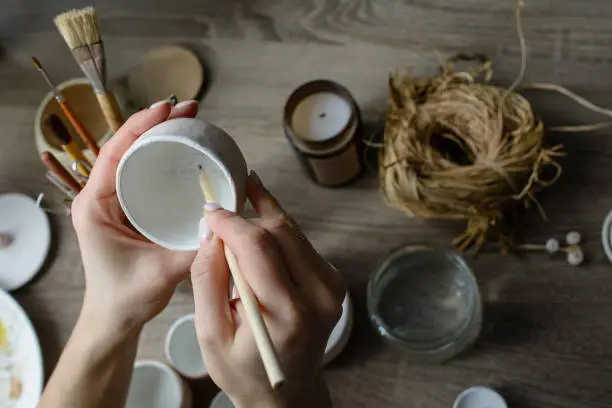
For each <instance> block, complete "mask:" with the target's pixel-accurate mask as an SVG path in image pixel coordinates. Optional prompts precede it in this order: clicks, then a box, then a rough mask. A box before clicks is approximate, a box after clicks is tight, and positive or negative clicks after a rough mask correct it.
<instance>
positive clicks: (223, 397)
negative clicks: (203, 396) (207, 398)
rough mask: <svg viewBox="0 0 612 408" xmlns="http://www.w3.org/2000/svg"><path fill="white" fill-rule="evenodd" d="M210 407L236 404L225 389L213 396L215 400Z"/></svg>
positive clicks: (231, 406) (225, 406) (227, 407)
mask: <svg viewBox="0 0 612 408" xmlns="http://www.w3.org/2000/svg"><path fill="white" fill-rule="evenodd" d="M208 407H209V408H234V404H232V401H231V400H230V399H229V397H228V396H227V394H225V393H224V392H223V391H219V392H218V393H217V395H215V398H213V400H212V401H211V403H210V405H209V406H208Z"/></svg>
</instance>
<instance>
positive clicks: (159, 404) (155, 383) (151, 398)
mask: <svg viewBox="0 0 612 408" xmlns="http://www.w3.org/2000/svg"><path fill="white" fill-rule="evenodd" d="M192 398H193V397H192V395H191V390H190V389H189V387H188V386H187V384H186V383H185V381H184V380H183V379H182V378H181V377H180V376H179V375H178V374H177V373H176V372H175V371H174V370H173V369H172V368H170V367H169V366H167V365H166V364H164V363H161V362H159V361H154V360H141V361H137V362H136V364H135V365H134V374H133V375H132V382H131V383H130V389H129V392H128V397H127V401H126V404H125V408H192V406H193V403H192V400H193V399H192Z"/></svg>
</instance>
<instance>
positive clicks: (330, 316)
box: [191, 172, 346, 408]
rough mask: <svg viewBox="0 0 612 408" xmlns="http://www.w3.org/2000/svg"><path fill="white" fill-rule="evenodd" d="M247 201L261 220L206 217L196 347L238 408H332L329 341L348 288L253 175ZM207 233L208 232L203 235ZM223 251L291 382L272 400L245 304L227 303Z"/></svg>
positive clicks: (196, 275)
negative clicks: (326, 357)
mask: <svg viewBox="0 0 612 408" xmlns="http://www.w3.org/2000/svg"><path fill="white" fill-rule="evenodd" d="M247 195H248V197H249V200H250V201H251V203H252V204H253V207H254V208H255V209H256V210H257V212H258V213H259V214H260V215H261V218H260V219H257V220H246V219H244V218H242V217H240V216H239V215H236V214H234V213H231V212H229V211H226V210H223V209H216V210H214V211H209V212H208V215H207V216H206V220H205V222H204V223H202V224H203V225H204V228H203V229H204V233H203V238H202V245H201V248H200V250H199V252H198V254H197V256H196V259H195V261H194V264H193V266H192V269H191V280H192V284H193V291H194V298H195V319H196V330H197V333H198V340H199V343H200V347H201V349H202V354H203V357H204V360H205V362H206V366H207V369H208V372H209V374H210V376H211V377H212V379H213V380H214V381H215V383H216V384H217V385H218V386H219V387H220V388H221V389H222V390H223V391H224V392H225V393H226V394H227V395H228V396H229V397H230V398H231V400H232V402H233V403H234V405H235V406H236V407H238V408H251V407H252V408H264V407H265V408H272V407H282V408H289V407H291V408H301V407H320V408H326V407H331V401H330V399H329V393H328V390H327V387H326V385H325V382H324V380H323V377H322V361H323V353H324V351H325V346H326V343H327V339H328V337H329V335H330V333H331V331H332V329H333V327H334V325H335V323H336V322H337V320H338V318H339V317H340V314H341V312H342V300H343V298H344V295H345V291H346V287H345V284H344V280H343V278H342V276H341V274H340V272H338V271H337V270H335V269H334V268H333V267H331V266H330V265H329V264H328V263H327V262H326V261H325V259H323V258H322V257H321V256H320V255H319V254H318V253H317V252H316V251H315V250H314V248H313V247H312V245H311V244H310V243H309V242H308V240H307V239H306V238H305V237H304V235H303V234H302V233H301V231H300V230H299V228H298V227H297V225H296V224H295V222H294V221H293V220H292V219H291V218H290V217H289V216H288V215H287V214H286V213H285V212H284V211H283V209H282V208H281V207H280V206H279V204H278V202H277V201H276V200H275V199H274V198H273V197H272V196H271V195H270V193H269V192H268V191H267V190H266V189H265V188H264V187H263V185H262V184H261V181H260V180H259V178H258V177H257V175H255V173H253V172H252V173H251V175H250V176H249V179H248V183H247ZM206 225H207V226H208V227H207V228H206ZM223 245H227V246H228V247H229V248H230V249H231V250H232V252H233V253H234V254H235V256H236V258H237V260H238V264H239V267H240V270H241V271H242V274H243V275H244V278H245V280H246V281H247V282H248V284H249V286H250V287H251V289H252V291H253V293H254V295H255V297H256V298H257V300H258V301H259V304H260V310H261V313H262V315H263V318H264V321H265V323H266V326H267V327H268V330H269V331H270V336H271V338H272V341H273V343H274V345H275V348H276V350H277V352H278V355H279V358H280V362H281V366H282V367H283V369H284V371H285V375H286V377H287V382H286V384H285V386H284V387H283V388H281V389H280V390H277V391H275V392H272V390H271V388H270V383H269V382H268V378H267V376H266V372H265V370H264V367H263V364H262V362H261V359H260V357H259V353H258V351H257V347H256V345H255V339H254V337H253V332H252V331H251V327H250V326H249V323H248V321H247V316H246V312H245V310H244V307H243V305H242V303H241V302H240V299H234V300H231V299H230V297H229V291H230V288H229V278H230V272H229V269H228V266H227V262H226V260H225V255H224V251H223Z"/></svg>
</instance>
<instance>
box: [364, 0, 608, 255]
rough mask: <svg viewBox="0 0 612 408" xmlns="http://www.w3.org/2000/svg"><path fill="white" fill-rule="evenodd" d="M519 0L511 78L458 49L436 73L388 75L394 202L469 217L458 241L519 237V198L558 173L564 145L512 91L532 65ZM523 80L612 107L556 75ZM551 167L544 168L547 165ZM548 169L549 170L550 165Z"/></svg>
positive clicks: (531, 197)
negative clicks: (515, 221)
mask: <svg viewBox="0 0 612 408" xmlns="http://www.w3.org/2000/svg"><path fill="white" fill-rule="evenodd" d="M523 6H524V4H523V1H522V0H519V1H518V5H517V8H516V29H517V34H518V38H519V42H520V48H521V68H520V71H519V74H518V76H517V78H516V80H515V81H514V83H513V84H512V85H511V86H510V87H509V88H508V89H504V88H500V87H496V86H493V85H491V84H489V81H490V79H491V77H492V69H491V62H490V61H489V60H488V59H487V58H486V57H484V56H481V55H476V56H466V55H459V56H457V57H455V58H453V59H451V60H450V61H448V62H447V63H446V64H445V65H444V66H443V67H441V69H440V74H439V75H437V76H435V77H431V78H414V77H413V76H412V75H411V74H410V73H407V74H404V75H392V76H391V77H390V79H389V93H390V96H389V104H388V105H389V106H388V111H387V118H386V124H385V132H384V140H383V142H382V144H373V143H368V142H366V144H368V145H370V146H374V147H378V148H380V149H381V153H380V160H379V176H380V185H381V190H382V193H383V195H384V197H385V198H386V200H387V201H388V202H389V203H390V204H391V205H392V206H394V207H397V208H399V209H401V210H403V211H404V212H405V213H406V214H408V215H409V216H412V217H420V218H429V219H432V218H435V219H452V220H466V221H467V228H466V231H465V232H464V233H463V234H462V235H460V236H459V237H457V238H456V239H455V240H454V244H455V245H457V246H458V247H459V248H460V249H462V250H463V249H465V248H467V247H469V246H470V245H475V246H476V249H477V250H478V249H480V248H481V247H482V246H483V245H484V243H485V242H486V239H487V235H488V233H489V231H490V230H491V228H494V229H495V230H496V231H497V233H498V234H497V239H498V240H499V244H500V246H501V248H502V251H503V252H507V251H508V250H510V249H511V248H512V247H514V246H515V244H514V242H513V237H512V228H510V227H511V226H510V225H508V224H509V223H508V222H507V219H506V215H507V214H509V213H510V212H511V211H512V210H513V209H514V208H515V207H516V206H517V205H524V206H529V205H530V204H532V203H533V204H535V205H536V206H537V207H538V208H539V210H540V212H541V214H542V216H543V217H544V218H545V217H546V216H545V214H544V210H543V209H542V207H541V206H540V204H539V203H538V201H537V200H536V198H535V194H536V193H537V192H538V191H540V190H542V189H543V188H545V187H548V186H550V185H551V184H553V183H554V182H555V181H556V180H557V179H558V178H559V176H560V175H561V171H562V168H561V165H560V164H559V163H557V161H556V160H555V158H556V157H558V156H564V153H563V152H562V151H561V149H562V147H563V146H561V145H557V146H552V147H547V146H545V144H544V125H543V123H542V122H541V121H540V120H539V119H537V118H536V116H535V115H534V113H533V111H532V109H531V105H530V104H529V102H528V101H527V100H526V99H525V98H524V97H523V96H521V95H519V94H518V93H516V92H515V89H517V88H518V87H519V84H520V83H521V81H522V79H523V77H524V74H525V70H526V65H527V52H526V45H525V38H524V35H523V30H522V25H521V9H522V7H523ZM475 59H476V60H480V62H481V65H480V67H479V68H477V69H475V70H471V71H459V72H455V71H454V69H453V66H454V63H455V62H456V61H457V60H475ZM520 86H521V88H530V89H539V90H544V91H553V92H557V93H559V94H561V95H564V96H567V97H569V98H571V99H572V100H574V101H575V102H576V103H578V104H579V105H581V106H583V107H584V108H586V109H588V110H590V111H593V112H597V113H600V114H602V115H605V116H608V117H612V110H609V109H604V108H601V107H599V106H596V105H594V104H593V103H591V102H589V101H588V100H586V99H584V98H582V97H580V96H578V95H576V94H574V93H573V92H571V91H569V90H567V89H565V88H563V87H562V86H559V85H555V84H528V85H520ZM611 125H612V123H610V122H606V123H596V124H592V125H586V126H584V125H583V126H559V127H551V128H550V130H554V131H560V132H585V131H592V130H599V129H604V128H609V127H611ZM548 169H551V170H552V171H550V172H548V171H546V170H548ZM544 174H546V176H545V175H544Z"/></svg>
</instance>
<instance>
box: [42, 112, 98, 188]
mask: <svg viewBox="0 0 612 408" xmlns="http://www.w3.org/2000/svg"><path fill="white" fill-rule="evenodd" d="M44 125H45V126H47V128H48V129H49V130H50V131H51V133H52V134H53V136H55V138H56V139H57V140H58V141H59V142H60V144H61V145H62V149H64V151H65V152H66V153H67V154H68V156H70V158H71V159H72V161H74V162H77V163H79V162H82V163H84V164H85V165H87V166H89V168H91V163H90V162H89V160H87V158H86V157H85V155H84V154H83V152H81V149H80V148H79V146H77V144H76V143H75V142H74V140H72V136H70V132H68V129H67V128H66V126H65V125H64V122H62V120H61V119H60V118H59V116H57V115H55V114H51V115H49V117H48V118H47V119H45V122H44ZM85 165H83V164H79V172H80V173H81V174H82V175H83V176H85V177H89V170H88V168H87V166H85Z"/></svg>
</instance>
